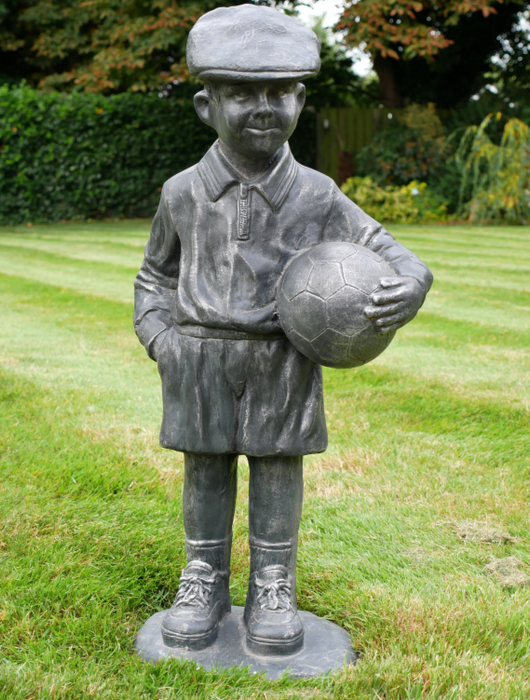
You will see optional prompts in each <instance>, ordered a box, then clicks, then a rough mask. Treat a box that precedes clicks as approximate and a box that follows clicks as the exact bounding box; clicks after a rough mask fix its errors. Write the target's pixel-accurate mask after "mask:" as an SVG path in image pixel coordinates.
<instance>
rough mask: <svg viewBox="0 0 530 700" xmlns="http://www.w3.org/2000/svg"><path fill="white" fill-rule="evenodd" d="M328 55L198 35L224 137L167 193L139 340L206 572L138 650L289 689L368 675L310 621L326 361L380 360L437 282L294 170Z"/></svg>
mask: <svg viewBox="0 0 530 700" xmlns="http://www.w3.org/2000/svg"><path fill="white" fill-rule="evenodd" d="M318 49H319V42H318V39H317V37H316V35H315V34H314V33H313V32H312V31H311V30H309V29H307V28H305V27H304V26H303V25H301V24H300V23H299V22H298V21H297V20H295V19H293V18H292V17H287V16H286V15H284V14H283V13H281V12H277V11H276V10H273V9H271V8H268V7H262V6H260V7H256V6H254V5H243V6H238V7H232V8H220V9H215V10H213V11H211V12H209V13H207V14H205V15H204V16H203V17H201V19H200V20H198V22H197V23H196V26H195V28H194V29H193V30H192V31H191V33H190V37H189V41H188V53H187V56H188V65H189V68H190V71H191V73H192V74H194V75H197V76H198V77H199V78H201V80H203V81H204V83H205V84H204V88H203V89H202V90H201V91H200V92H198V93H197V94H196V95H195V97H194V103H195V108H196V111H197V114H198V116H199V118H200V119H201V120H202V121H203V122H204V123H205V124H208V125H209V126H211V127H212V128H213V129H214V130H215V131H216V132H217V135H218V137H219V138H218V140H217V141H216V143H215V144H214V145H213V146H212V148H211V149H210V150H209V151H208V153H207V154H206V155H205V156H204V157H203V158H202V159H201V161H200V162H199V163H198V164H197V165H195V166H193V167H191V168H189V169H188V170H186V171H184V172H181V173H178V174H177V175H175V176H174V177H172V178H171V179H170V180H168V181H167V182H166V183H165V184H164V186H163V188H162V195H161V200H160V206H159V208H158V211H157V214H156V215H155V218H154V220H153V225H152V230H151V236H150V238H149V241H148V243H147V246H146V249H145V258H144V262H143V263H142V267H141V269H140V271H139V273H138V275H137V277H136V281H135V311H134V324H135V329H136V333H137V335H138V338H139V339H140V341H141V343H142V344H143V345H144V347H145V348H146V350H147V353H148V355H149V357H151V359H153V360H155V361H156V362H157V364H158V370H159V374H160V377H161V381H162V398H163V401H162V403H163V419H162V428H161V431H160V444H161V445H162V446H163V447H166V448H168V449H172V450H177V451H181V452H184V472H185V477H184V488H183V523H184V529H185V531H186V555H187V562H188V565H187V567H186V568H185V570H184V571H183V574H182V576H181V578H180V582H179V589H178V592H177V597H176V599H175V602H174V604H173V606H172V608H171V611H170V612H169V613H165V612H161V613H158V614H157V615H155V616H154V617H152V618H151V619H150V620H149V621H148V622H147V623H146V625H145V626H144V627H143V628H142V630H141V631H140V633H139V635H138V639H137V650H138V653H139V654H140V655H141V656H142V657H143V658H145V659H146V660H151V661H155V660H157V659H163V658H167V657H176V658H189V659H193V660H194V661H196V662H197V663H199V664H202V665H204V666H207V667H217V666H219V667H230V666H233V665H237V666H249V667H250V669H251V670H252V671H265V672H267V674H268V675H269V676H270V677H271V678H274V677H277V676H279V675H281V674H282V673H283V672H284V671H285V670H286V669H289V672H290V673H291V674H293V675H295V676H296V675H298V676H314V675H317V674H319V673H325V672H327V671H330V670H332V669H339V668H341V666H342V665H343V663H344V660H345V659H347V660H348V661H350V662H353V661H354V660H355V655H354V654H353V652H352V650H351V648H350V642H349V638H348V635H347V634H346V633H345V632H344V631H343V630H340V629H339V628H338V627H336V626H334V625H332V624H331V623H329V622H326V621H324V620H319V619H318V618H316V617H315V616H313V615H310V614H308V613H302V614H301V616H300V617H299V616H298V613H297V605H296V554H297V545H298V528H299V524H300V516H301V512H302V498H303V464H302V457H303V455H306V454H312V453H317V452H322V451H324V450H325V449H326V447H327V431H326V424H325V413H324V404H323V385H322V368H321V366H320V364H329V365H330V366H334V367H352V366H356V365H359V364H362V363H364V362H368V361H369V360H370V359H373V358H374V357H375V356H376V355H377V354H379V352H381V351H382V350H383V349H384V348H385V347H386V345H387V344H388V342H389V340H390V339H391V337H392V336H393V334H394V333H395V332H396V330H397V329H398V328H401V327H402V326H404V325H405V324H406V323H408V322H409V321H411V320H412V319H413V318H414V316H415V315H416V313H417V311H418V309H419V308H420V307H421V305H422V303H423V300H424V298H425V295H426V293H427V291H428V290H429V287H430V285H431V282H432V275H431V273H430V271H429V270H428V269H427V267H426V266H425V265H424V264H423V263H422V262H421V261H420V260H419V258H417V256H416V255H414V254H413V253H411V252H410V251H409V250H407V249H406V248H405V247H404V246H403V245H401V244H400V243H398V242H397V241H396V240H395V239H394V238H393V237H392V236H391V235H390V233H389V232H388V231H386V230H385V229H384V228H383V227H382V226H381V225H380V224H378V223H377V222H376V221H374V220H373V219H372V218H370V217H369V216H368V215H367V214H365V213H364V212H363V211H362V210H361V209H359V207H357V206H356V205H355V204H354V203H353V202H352V201H351V200H350V199H348V198H347V197H346V196H345V195H344V194H343V193H342V192H341V191H340V190H339V188H338V187H337V185H336V184H335V183H334V182H333V181H332V180H331V179H330V178H328V177H326V176H325V175H323V174H321V173H317V172H316V171H314V170H311V169H310V168H305V167H301V166H300V165H299V164H298V163H296V161H295V160H294V158H293V157H292V155H291V152H290V150H289V146H288V144H287V141H288V139H289V137H290V135H291V134H292V133H293V130H294V128H295V127H296V123H297V120H298V117H299V115H300V113H301V111H302V109H303V106H304V102H305V88H304V86H303V85H302V83H300V82H299V79H300V78H301V77H304V76H309V75H313V74H314V73H315V72H316V71H317V70H318V66H319V58H318ZM308 250H309V251H310V252H309V253H307V252H306V253H304V252H303V251H308ZM324 250H325V251H327V252H326V254H325V256H324V258H322V255H323V251H324ZM345 250H346V253H345V252H344V251H345ZM300 254H302V255H304V254H305V255H309V259H310V260H309V262H310V267H309V268H307V269H306V268H304V269H302V271H301V273H300V274H295V275H294V278H293V279H292V280H291V283H289V280H288V279H286V280H285V289H284V287H283V286H282V289H284V291H285V290H287V292H288V294H287V295H286V297H285V299H284V301H285V302H286V303H285V304H284V305H283V307H282V305H281V300H278V298H277V291H278V285H279V284H280V282H281V280H282V279H283V275H284V273H285V271H286V270H287V272H289V269H291V270H292V269H294V270H295V271H296V267H294V268H289V267H288V266H289V263H290V261H291V260H292V259H293V258H295V256H297V255H300ZM318 256H320V257H318ZM337 256H338V257H337ZM356 261H357V262H359V261H361V262H362V265H360V266H359V265H358V264H357V262H356ZM296 264H297V263H296V262H295V263H293V266H295V265H296ZM302 267H303V266H302ZM370 269H372V272H373V271H374V270H375V276H374V275H371V274H369V272H370ZM305 273H307V274H305ZM321 273H322V274H321ZM332 273H336V274H332ZM282 284H283V283H282ZM289 289H290V291H289ZM305 292H307V294H305ZM307 301H309V303H308V304H306V305H305V306H304V304H305V302H307ZM300 305H301V306H302V308H299V307H300ZM282 308H283V311H282ZM285 308H287V311H289V313H290V316H289V313H288V314H287V316H289V318H288V319H287V320H286V319H285V313H284V311H285ZM298 311H300V313H298ZM291 312H292V313H291ZM285 324H286V325H285ZM291 331H292V333H291ZM295 331H296V332H297V333H298V335H294V333H295ZM286 333H287V335H286ZM297 343H298V344H297ZM238 455H245V456H246V457H247V458H248V462H249V469H250V484H249V548H250V576H249V587H248V594H247V600H246V612H245V619H246V622H247V628H244V626H243V623H242V620H241V614H242V612H241V609H240V608H239V609H238V608H234V609H233V612H232V613H231V614H230V615H229V616H228V617H227V618H226V619H224V620H222V622H221V623H220V633H219V637H218V639H217V640H216V641H215V642H214V643H212V639H213V638H214V637H215V633H216V630H217V625H218V621H219V619H220V617H221V616H222V612H223V610H224V609H226V604H227V600H228V592H229V588H228V586H229V575H230V552H231V545H232V523H233V518H234V510H235V502H236V494H237V457H238ZM164 639H165V640H166V642H168V643H169V644H171V643H178V644H182V645H183V646H185V647H187V648H188V649H190V648H191V647H194V651H177V650H176V649H174V648H170V647H167V646H165V644H164V643H163V640H164ZM302 640H303V641H302ZM302 643H303V647H302V649H301V650H300V651H297V650H298V648H299V645H300V644H302ZM208 644H211V646H208V647H207V645H208ZM250 649H252V650H253V652H254V653H250V651H249V650H250ZM295 650H296V653H293V652H294V651H295ZM256 651H259V653H260V656H257V655H255V652H256ZM275 654H281V656H275Z"/></svg>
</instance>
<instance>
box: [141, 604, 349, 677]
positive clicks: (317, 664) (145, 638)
mask: <svg viewBox="0 0 530 700" xmlns="http://www.w3.org/2000/svg"><path fill="white" fill-rule="evenodd" d="M165 614H166V611H165V610H162V612H159V613H156V615H153V616H152V617H150V618H149V619H148V620H147V622H146V623H145V625H144V626H143V627H142V628H141V629H140V631H139V632H138V635H137V637H136V641H135V643H134V646H135V648H136V652H137V654H139V656H141V658H142V659H144V660H145V661H151V662H156V661H161V660H163V659H187V660H190V661H195V662H196V663H197V664H199V665H200V666H204V668H208V669H212V668H214V669H215V668H230V667H233V666H238V667H244V666H247V667H248V668H249V670H250V671H251V672H255V673H260V672H265V673H266V675H267V676H268V677H269V678H271V679H272V678H279V677H280V676H281V675H282V673H284V672H285V671H287V672H288V673H289V675H291V676H297V677H303V678H309V677H311V676H318V675H319V674H320V673H328V672H329V671H338V670H340V669H343V668H344V666H345V665H346V664H354V663H355V662H356V661H357V655H356V654H355V652H354V651H353V649H352V648H351V642H350V635H349V634H348V633H347V632H345V631H344V630H343V629H341V628H340V627H338V626H337V625H334V624H333V623H332V622H330V621H329V620H322V619H321V618H320V617H317V616H316V615H313V614H311V613H309V612H304V611H300V619H301V620H302V624H303V625H304V646H303V647H302V649H301V650H300V651H299V652H297V653H296V654H292V655H291V656H258V655H257V654H252V653H251V652H249V651H248V649H247V645H246V642H245V638H246V628H245V625H244V623H243V608H241V607H237V606H235V605H233V606H232V612H231V613H230V614H229V615H226V616H225V617H224V619H223V620H222V621H221V623H220V625H219V635H218V637H217V640H216V641H215V642H214V643H213V644H212V645H211V646H210V647H208V648H207V649H202V650H201V651H187V650H185V649H173V648H171V647H167V646H166V645H165V644H164V642H163V640H162V633H161V631H160V627H161V624H162V620H163V619H164V615H165Z"/></svg>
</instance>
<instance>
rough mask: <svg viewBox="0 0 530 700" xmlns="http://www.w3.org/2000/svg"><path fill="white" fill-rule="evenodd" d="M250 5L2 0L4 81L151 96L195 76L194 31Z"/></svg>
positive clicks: (229, 0)
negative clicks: (205, 20) (226, 9)
mask: <svg viewBox="0 0 530 700" xmlns="http://www.w3.org/2000/svg"><path fill="white" fill-rule="evenodd" d="M242 1H243V0H217V1H216V0H184V1H178V2H177V1H176V0H81V1H79V0H0V51H1V52H2V54H3V56H2V66H3V68H2V72H3V76H4V81H6V80H8V81H19V80H20V79H22V78H23V79H25V80H26V81H27V82H29V84H30V85H33V86H35V87H40V88H44V89H47V88H48V89H53V88H59V89H61V90H72V89H75V90H85V91H91V92H103V93H115V92H123V91H128V90H130V91H148V90H153V89H158V88H159V87H160V85H161V84H164V83H165V82H170V81H173V80H177V81H178V80H181V79H182V78H184V77H186V76H187V69H186V66H185V61H184V56H185V46H186V38H187V35H188V32H189V30H190V29H191V27H192V26H193V24H194V22H195V21H196V20H197V19H198V18H199V17H200V16H201V15H202V14H203V13H204V12H206V11H208V10H211V9H213V8H214V7H216V6H219V5H234V4H236V5H237V4H240V3H241V2H242Z"/></svg>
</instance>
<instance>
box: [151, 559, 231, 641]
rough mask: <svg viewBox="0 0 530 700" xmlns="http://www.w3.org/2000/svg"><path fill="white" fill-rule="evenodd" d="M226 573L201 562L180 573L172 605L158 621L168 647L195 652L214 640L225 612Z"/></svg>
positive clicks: (227, 601) (227, 603)
mask: <svg viewBox="0 0 530 700" xmlns="http://www.w3.org/2000/svg"><path fill="white" fill-rule="evenodd" d="M230 610H231V607H230V592H229V590H228V574H227V573H226V572H222V571H215V570H214V569H213V568H212V567H211V566H210V565H209V564H207V563H206V562H203V561H191V562H190V563H189V564H188V566H187V567H186V568H185V569H184V571H183V572H182V576H181V578H180V585H179V589H178V593H177V597H176V598H175V602H174V603H173V606H172V607H171V608H170V609H169V610H168V611H167V614H166V616H165V617H164V620H163V621H162V639H163V640H164V644H166V646H168V647H180V648H182V649H190V650H195V651H197V650H199V649H205V648H206V647H208V646H210V644H213V642H214V641H215V640H216V639H217V633H218V631H219V622H220V620H221V619H222V618H223V617H224V615H225V614H226V613H229V612H230Z"/></svg>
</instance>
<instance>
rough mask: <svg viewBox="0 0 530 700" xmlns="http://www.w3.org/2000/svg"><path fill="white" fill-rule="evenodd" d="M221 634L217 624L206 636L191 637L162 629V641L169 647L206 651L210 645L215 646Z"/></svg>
mask: <svg viewBox="0 0 530 700" xmlns="http://www.w3.org/2000/svg"><path fill="white" fill-rule="evenodd" d="M218 632H219V625H218V624H216V625H215V627H214V628H213V629H211V630H208V632H207V633H206V634H200V635H199V634H198V635H189V634H179V633H178V632H173V631H170V630H165V629H164V628H163V627H162V639H163V640H164V644H165V645H166V646H167V647H172V648H173V649H174V648H179V649H188V650H189V651H200V650H201V649H206V647H209V646H210V644H213V643H214V642H215V640H216V639H217V634H218Z"/></svg>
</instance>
